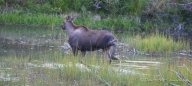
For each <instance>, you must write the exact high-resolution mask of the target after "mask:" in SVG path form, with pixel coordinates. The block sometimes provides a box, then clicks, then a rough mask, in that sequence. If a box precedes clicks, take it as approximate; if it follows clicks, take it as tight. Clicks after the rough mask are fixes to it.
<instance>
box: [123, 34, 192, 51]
mask: <svg viewBox="0 0 192 86" xmlns="http://www.w3.org/2000/svg"><path fill="white" fill-rule="evenodd" d="M130 34H131V33H130ZM132 34H133V35H135V36H134V37H132V36H130V38H129V37H128V38H126V39H125V38H122V39H121V41H122V42H125V43H127V44H129V45H130V47H134V48H136V50H139V51H142V52H146V53H150V54H155V53H171V52H178V51H180V50H189V48H190V45H189V40H186V39H179V40H178V41H175V40H174V39H173V37H172V36H166V35H165V34H161V33H159V32H155V33H151V34H148V35H140V34H134V33H132Z"/></svg>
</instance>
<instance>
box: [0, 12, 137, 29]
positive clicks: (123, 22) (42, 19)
mask: <svg viewBox="0 0 192 86" xmlns="http://www.w3.org/2000/svg"><path fill="white" fill-rule="evenodd" d="M66 16H67V15H57V14H50V15H47V14H42V13H39V14H31V13H22V12H17V11H15V12H5V13H3V14H1V15H0V19H1V20H0V23H3V24H9V25H10V24H23V25H44V26H53V27H54V26H60V25H61V24H62V22H63V21H64V20H65V18H66ZM74 23H75V24H81V25H85V26H87V27H89V28H90V29H103V28H108V29H111V30H112V29H116V28H121V29H129V28H131V29H132V28H134V29H138V28H139V25H138V24H137V23H136V20H135V19H134V18H123V17H120V16H119V17H117V18H112V19H111V18H107V19H102V20H95V19H94V18H93V15H92V14H90V15H89V16H86V17H84V16H83V15H79V16H77V18H76V20H75V21H74Z"/></svg>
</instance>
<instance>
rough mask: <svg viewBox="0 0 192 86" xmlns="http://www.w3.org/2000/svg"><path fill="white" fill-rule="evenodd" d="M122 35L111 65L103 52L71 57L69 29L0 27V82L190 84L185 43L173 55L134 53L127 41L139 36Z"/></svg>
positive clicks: (44, 83)
mask: <svg viewBox="0 0 192 86" xmlns="http://www.w3.org/2000/svg"><path fill="white" fill-rule="evenodd" d="M40 28H41V29H40ZM44 29H46V31H45V30H44ZM125 35H127V34H121V35H120V34H119V35H118V34H116V37H117V38H118V39H119V48H118V50H117V53H116V55H117V56H119V58H120V59H121V60H119V61H112V64H111V65H109V64H108V62H107V61H106V60H105V58H104V56H103V55H102V52H101V51H95V52H89V53H88V55H86V56H85V57H84V58H81V55H78V56H77V57H74V56H73V54H72V52H71V51H70V50H69V51H68V48H67V47H66V46H65V45H63V43H65V42H66V41H67V34H66V32H63V31H62V30H61V29H60V28H59V29H57V28H54V29H51V27H49V29H48V28H47V27H39V26H38V27H37V26H17V27H15V26H10V25H9V26H7V25H5V26H2V28H1V33H0V39H1V49H0V52H1V55H0V57H1V61H0V66H1V68H0V71H1V74H0V82H1V85H47V86H52V85H88V86H90V85H91V86H93V85H97V86H98V85H100V86H103V85H109V86H110V85H121V86H122V85H133V86H135V85H149V84H151V85H152V84H153V85H154V84H155V85H172V84H177V85H184V86H185V85H188V84H189V85H190V81H191V80H192V77H191V71H192V68H191V62H192V60H191V55H190V53H188V48H187V46H188V45H183V46H184V47H183V48H182V49H181V50H184V51H185V52H184V53H185V54H186V55H183V54H179V53H181V50H178V51H177V50H176V51H172V50H170V51H172V53H171V54H166V52H167V51H166V52H164V53H163V54H162V55H158V56H153V55H151V56H148V55H146V54H147V53H146V52H144V53H145V54H142V53H141V52H143V51H140V50H139V49H137V48H135V49H136V51H139V52H140V53H139V54H137V53H136V52H134V49H133V46H134V45H131V42H132V41H127V40H132V39H135V37H136V38H137V36H130V35H129V36H125ZM153 36H154V34H153ZM154 37H156V36H154ZM157 37H159V35H157ZM135 40H138V39H135ZM141 40H142V39H141ZM144 40H146V39H144ZM168 42H169V41H168ZM175 43H176V44H177V43H182V42H175ZM129 44H130V45H129ZM185 47H186V48H185ZM167 48H168V47H167ZM149 49H150V48H149ZM168 49H169V48H168ZM179 49H180V48H179ZM81 59H83V61H84V64H82V63H80V60H81ZM157 82H158V83H157Z"/></svg>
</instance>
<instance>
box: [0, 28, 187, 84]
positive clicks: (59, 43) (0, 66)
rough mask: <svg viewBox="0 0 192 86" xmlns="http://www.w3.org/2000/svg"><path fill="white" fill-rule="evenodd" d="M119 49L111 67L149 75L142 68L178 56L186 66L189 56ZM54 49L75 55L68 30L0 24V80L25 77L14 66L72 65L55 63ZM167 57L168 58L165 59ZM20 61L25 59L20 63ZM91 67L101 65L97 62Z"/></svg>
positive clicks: (175, 59)
mask: <svg viewBox="0 0 192 86" xmlns="http://www.w3.org/2000/svg"><path fill="white" fill-rule="evenodd" d="M121 48H122V47H121ZM125 49H126V48H125ZM120 50H121V49H119V51H118V52H117V53H118V56H119V58H120V59H121V60H119V61H113V62H112V66H113V67H112V69H111V70H113V71H115V72H117V73H121V74H141V75H147V74H143V73H142V72H141V71H140V70H147V69H149V68H154V69H155V68H156V69H158V68H159V67H160V66H163V65H167V64H172V63H174V61H178V59H181V62H180V65H183V63H182V59H183V58H188V57H189V56H182V55H180V54H178V53H174V54H172V55H163V56H151V55H146V54H136V53H134V52H128V51H120ZM55 52H59V54H61V55H63V58H65V55H72V54H71V50H70V49H69V47H68V43H67V35H66V32H65V31H63V30H61V29H60V28H59V27H36V26H5V25H1V26H0V82H9V81H11V82H18V81H19V80H22V77H19V76H18V75H17V74H19V73H17V71H12V70H13V69H14V68H20V69H22V70H24V71H26V72H27V73H31V71H30V70H31V69H32V68H49V69H53V70H54V69H59V68H63V67H65V66H66V65H68V66H69V65H72V64H71V63H72V62H68V63H65V64H61V63H59V62H55V61H56V60H54V59H56V58H54V57H49V56H52V54H54V53H55ZM93 53H96V54H99V55H100V54H101V51H97V52H91V53H88V56H92V55H93ZM30 56H33V58H30ZM167 56H169V57H167ZM10 57H11V58H10ZM25 57H26V58H27V61H26V60H25V59H26V58H25ZM14 58H15V59H14ZM165 58H166V61H165V60H164V59H165ZM98 59H99V58H98ZM167 60H168V61H167ZM20 61H26V62H24V64H20V63H19V62H20ZM98 61H99V60H98ZM13 64H14V65H13ZM17 64H19V65H17ZM22 65H24V66H22ZM75 65H76V66H77V67H78V68H79V69H80V70H82V71H88V72H89V71H91V69H89V68H88V67H87V66H85V65H83V64H81V63H76V64H75ZM92 66H93V67H95V68H99V67H98V66H97V65H96V64H95V65H92ZM23 67H24V68H23Z"/></svg>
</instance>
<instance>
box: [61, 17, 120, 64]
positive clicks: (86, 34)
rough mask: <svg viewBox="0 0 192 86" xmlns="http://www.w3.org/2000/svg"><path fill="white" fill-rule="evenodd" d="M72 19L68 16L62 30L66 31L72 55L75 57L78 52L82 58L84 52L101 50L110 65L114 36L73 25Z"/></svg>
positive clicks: (112, 55) (115, 41)
mask: <svg viewBox="0 0 192 86" xmlns="http://www.w3.org/2000/svg"><path fill="white" fill-rule="evenodd" d="M73 20H74V18H72V17H70V16H68V17H67V18H66V20H65V21H64V22H63V25H62V29H63V30H67V33H68V35H69V40H68V42H69V44H70V46H71V48H72V51H73V54H74V55H77V53H78V50H80V51H81V52H82V55H83V56H84V55H85V53H86V51H94V50H98V49H103V51H104V52H105V54H106V58H107V60H108V61H109V62H110V63H111V59H117V58H115V57H114V55H115V51H116V46H117V40H114V35H113V34H112V33H111V32H109V31H107V30H90V29H88V28H87V27H85V26H83V25H75V24H73V22H72V21H73ZM111 46H113V47H114V48H113V52H112V54H110V51H109V49H110V47H111Z"/></svg>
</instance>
